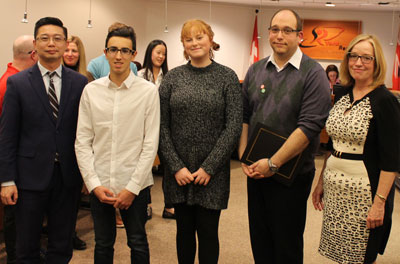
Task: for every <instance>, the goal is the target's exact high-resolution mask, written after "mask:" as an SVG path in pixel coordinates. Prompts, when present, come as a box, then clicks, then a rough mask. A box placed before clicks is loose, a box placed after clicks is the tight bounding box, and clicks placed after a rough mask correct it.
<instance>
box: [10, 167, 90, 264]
mask: <svg viewBox="0 0 400 264" xmlns="http://www.w3.org/2000/svg"><path fill="white" fill-rule="evenodd" d="M81 187H82V186H81V185H78V186H72V187H67V186H65V184H64V183H63V181H62V175H61V170H60V165H59V164H58V163H55V166H54V172H53V178H52V181H51V184H50V186H49V187H48V188H47V189H46V190H44V191H30V190H21V189H19V190H18V202H17V204H16V214H15V217H16V227H17V230H18V232H17V263H18V264H25V263H26V264H28V263H29V264H37V263H40V256H39V252H40V234H41V230H42V225H43V217H44V216H45V215H46V216H47V230H48V245H47V253H46V263H47V264H66V263H68V262H69V261H70V259H71V258H72V234H73V232H74V230H75V223H76V206H77V205H78V202H77V200H78V198H79V194H80V190H81Z"/></svg>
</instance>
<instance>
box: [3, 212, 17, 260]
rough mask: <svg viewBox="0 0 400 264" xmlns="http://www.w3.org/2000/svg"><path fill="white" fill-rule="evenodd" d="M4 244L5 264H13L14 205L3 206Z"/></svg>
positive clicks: (14, 252) (14, 238) (14, 239)
mask: <svg viewBox="0 0 400 264" xmlns="http://www.w3.org/2000/svg"><path fill="white" fill-rule="evenodd" d="M3 233H4V244H5V246H6V252H7V264H14V263H16V261H17V255H16V251H15V243H16V242H15V241H16V227H15V205H5V206H4V218H3Z"/></svg>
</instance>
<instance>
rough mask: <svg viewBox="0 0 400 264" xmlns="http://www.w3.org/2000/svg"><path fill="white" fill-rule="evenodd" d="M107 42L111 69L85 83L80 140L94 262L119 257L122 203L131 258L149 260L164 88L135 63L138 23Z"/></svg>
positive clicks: (116, 32)
mask: <svg viewBox="0 0 400 264" xmlns="http://www.w3.org/2000/svg"><path fill="white" fill-rule="evenodd" d="M105 44H106V45H105V50H104V54H105V56H106V58H107V60H108V63H109V65H110V74H109V75H108V76H106V77H102V78H100V79H97V80H95V81H93V82H91V83H89V84H88V85H87V86H86V87H85V90H84V92H83V94H82V98H81V103H80V106H79V119H78V129H77V137H76V142H75V151H76V156H77V158H78V163H79V168H80V170H81V173H82V177H83V179H84V181H85V184H86V187H87V188H88V190H89V192H91V194H90V208H91V211H92V216H93V223H94V232H95V242H96V246H95V250H94V262H95V263H113V257H114V248H113V247H114V243H115V237H116V222H115V208H118V209H120V213H121V217H122V221H123V223H124V225H125V230H126V234H127V240H128V246H129V247H130V249H131V262H132V263H149V262H150V257H149V246H148V242H147V236H146V229H145V224H146V220H147V202H148V195H149V191H150V190H149V186H151V185H153V175H152V172H151V168H152V165H153V161H154V159H155V157H156V153H157V148H158V136H159V130H160V129H159V127H160V100H159V96H158V89H157V88H156V86H155V85H154V84H152V83H150V82H148V81H146V80H144V79H142V78H139V77H137V76H136V75H135V74H134V73H133V72H132V71H131V69H130V62H131V60H132V59H133V58H134V57H135V56H136V37H135V33H134V30H133V28H131V27H129V26H125V27H121V28H118V29H115V30H113V31H111V32H109V33H108V35H107V39H106V43H105Z"/></svg>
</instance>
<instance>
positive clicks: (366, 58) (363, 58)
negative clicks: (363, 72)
mask: <svg viewBox="0 0 400 264" xmlns="http://www.w3.org/2000/svg"><path fill="white" fill-rule="evenodd" d="M347 58H349V61H351V62H356V61H357V60H358V58H360V59H361V62H362V63H364V64H370V63H371V62H372V61H373V60H374V59H375V57H374V56H369V55H358V54H357V53H351V52H349V53H347Z"/></svg>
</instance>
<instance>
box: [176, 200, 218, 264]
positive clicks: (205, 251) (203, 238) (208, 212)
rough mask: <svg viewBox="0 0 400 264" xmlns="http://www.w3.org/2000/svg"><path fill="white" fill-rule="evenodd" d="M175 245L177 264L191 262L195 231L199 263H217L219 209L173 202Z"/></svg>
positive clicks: (192, 261) (194, 248) (194, 244)
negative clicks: (175, 227) (175, 229)
mask: <svg viewBox="0 0 400 264" xmlns="http://www.w3.org/2000/svg"><path fill="white" fill-rule="evenodd" d="M174 208H175V215H176V225H177V233H176V247H177V252H178V262H179V264H193V263H194V259H195V256H196V233H197V238H198V241H199V263H200V264H214V263H218V257H219V240H218V225H219V217H220V215H221V210H212V209H206V208H204V207H201V206H199V205H187V204H174Z"/></svg>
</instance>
